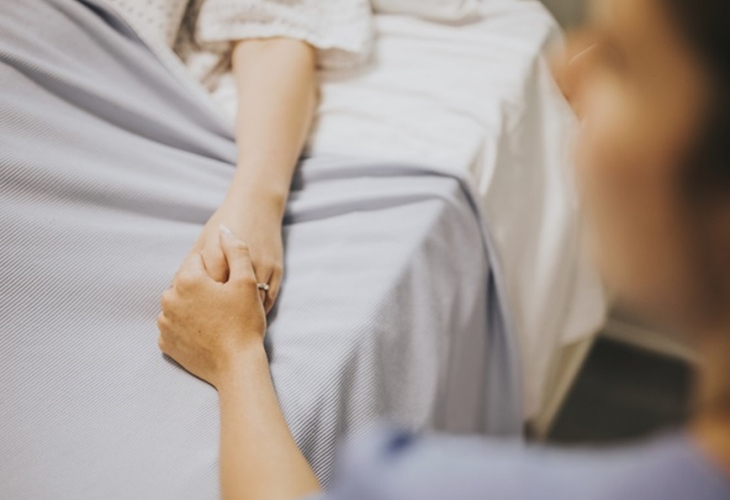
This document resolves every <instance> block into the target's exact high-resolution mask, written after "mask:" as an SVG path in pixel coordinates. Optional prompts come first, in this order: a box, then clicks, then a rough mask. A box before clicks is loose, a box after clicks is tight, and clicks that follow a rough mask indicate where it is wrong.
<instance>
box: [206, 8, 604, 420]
mask: <svg viewBox="0 0 730 500" xmlns="http://www.w3.org/2000/svg"><path fill="white" fill-rule="evenodd" d="M374 30H375V32H376V40H375V45H374V48H373V55H372V58H371V60H370V62H369V64H367V65H366V66H364V67H362V68H358V69H357V70H340V71H326V72H322V73H321V74H320V80H321V82H322V85H321V102H320V106H319V109H318V113H317V119H316V123H315V128H314V131H313V133H312V135H311V137H310V140H309V145H308V148H309V151H310V153H311V154H342V155H349V156H357V157H361V158H378V159H385V160H389V161H393V160H399V161H406V162H410V163H414V164H419V165H423V166H432V167H437V168H439V169H441V170H444V171H448V172H453V173H456V174H458V175H460V176H464V177H466V178H468V179H469V182H470V184H471V185H472V186H473V187H474V189H475V190H476V192H477V200H478V203H479V205H480V207H481V209H482V211H483V213H484V215H485V217H484V220H485V223H486V224H487V225H488V226H489V229H490V230H491V231H492V233H493V234H494V236H495V244H496V250H497V252H498V254H499V260H500V262H501V263H502V266H503V268H504V274H505V280H506V287H507V291H508V294H509V301H510V304H511V310H512V312H513V314H514V321H515V325H516V330H517V335H518V338H519V343H520V348H521V356H522V364H523V367H524V373H523V380H524V397H525V409H526V415H527V416H528V417H531V416H534V415H535V414H536V413H537V412H538V411H539V409H540V408H541V407H542V405H543V402H544V397H545V393H546V387H545V383H546V380H548V378H549V377H548V376H547V375H548V371H549V368H550V366H551V363H552V362H553V361H554V359H555V357H556V354H557V353H558V352H559V351H560V349H561V348H562V346H564V345H566V344H569V343H572V342H576V341H578V340H581V339H585V338H587V337H590V336H592V335H593V334H594V333H595V332H596V331H597V330H598V329H599V328H600V326H601V325H602V324H603V322H604V320H605V315H606V299H605V297H604V293H603V290H602V287H601V284H600V282H599V280H598V276H597V273H596V272H595V270H594V269H593V268H592V267H591V266H590V265H588V263H587V262H588V260H589V259H587V258H586V256H585V251H584V249H583V242H582V238H581V227H580V218H579V207H578V202H577V199H576V195H575V190H574V187H573V176H572V172H571V168H570V167H571V161H570V154H569V145H570V133H571V130H572V129H573V127H574V125H575V124H574V119H573V116H572V113H571V112H570V110H569V109H568V106H567V105H566V103H565V102H564V100H563V98H562V96H561V95H560V93H559V91H558V90H557V89H556V87H555V85H554V83H553V79H552V77H551V74H550V69H549V57H550V50H551V47H553V45H554V44H557V43H559V42H560V39H561V31H560V29H559V27H558V25H557V23H556V22H555V20H554V19H553V18H552V16H551V15H550V14H549V13H548V12H547V10H546V9H545V7H544V6H543V5H542V4H541V3H540V2H539V1H537V0H484V1H483V2H481V16H480V18H479V19H477V20H476V21H468V22H460V23H439V22H433V21H427V20H423V19H419V18H416V17H412V16H398V15H384V14H377V15H375V16H374ZM213 97H214V99H215V101H216V103H217V104H218V107H219V109H220V110H221V111H222V112H223V113H224V114H226V115H227V116H228V118H229V119H232V117H233V115H234V113H235V110H236V102H235V101H236V94H235V86H234V84H233V81H232V80H231V78H230V77H228V80H225V79H224V80H223V81H222V83H221V85H220V87H219V88H218V89H216V91H215V92H214V94H213Z"/></svg>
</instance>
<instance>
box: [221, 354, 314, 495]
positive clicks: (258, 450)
mask: <svg viewBox="0 0 730 500" xmlns="http://www.w3.org/2000/svg"><path fill="white" fill-rule="evenodd" d="M217 385H218V392H219V394H220V406H221V456H220V459H221V490H222V496H223V500H294V499H299V498H303V497H306V496H308V495H311V494H313V493H316V492H317V491H319V489H320V488H319V484H318V482H317V479H316V478H315V476H314V473H313V472H312V470H311V468H310V467H309V464H308V463H307V461H306V459H305V458H304V456H303V455H302V453H301V452H300V451H299V448H298V447H297V445H296V443H295V442H294V439H293V438H292V436H291V433H290V432H289V429H288V427H287V425H286V422H285V420H284V416H283V415H282V413H281V410H280V408H279V403H278V400H277V398H276V394H275V392H274V386H273V383H272V381H271V376H270V373H269V365H268V361H267V359H266V353H265V351H264V349H263V347H261V348H260V349H257V350H256V351H255V352H245V353H243V354H240V355H239V356H238V357H237V358H236V360H235V362H234V363H231V368H230V369H228V370H227V371H226V373H225V374H224V376H223V377H222V378H221V380H220V381H219V382H218V384H217Z"/></svg>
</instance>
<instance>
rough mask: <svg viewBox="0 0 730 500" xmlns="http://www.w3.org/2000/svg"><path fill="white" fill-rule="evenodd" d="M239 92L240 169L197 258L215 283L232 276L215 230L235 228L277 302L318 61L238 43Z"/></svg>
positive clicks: (307, 53) (286, 43)
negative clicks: (290, 200)
mask: <svg viewBox="0 0 730 500" xmlns="http://www.w3.org/2000/svg"><path fill="white" fill-rule="evenodd" d="M232 63H233V73H234V76H235V79H236V87H237V92H238V113H237V126H236V141H237V145H238V162H237V163H238V165H237V169H236V173H235V176H234V178H233V182H232V183H231V186H230V189H229V191H228V194H227V195H226V198H225V200H224V202H223V204H222V205H221V207H220V208H219V209H218V211H217V212H216V213H215V214H214V215H213V217H212V218H211V220H210V221H209V222H208V224H207V225H206V227H205V229H204V230H203V233H202V234H201V236H200V238H199V239H198V242H197V243H196V245H195V246H194V247H193V251H194V252H196V251H200V252H201V253H202V255H203V260H204V262H205V266H206V269H207V270H208V272H209V273H210V274H211V276H213V278H215V279H216V280H218V281H223V280H225V278H226V276H227V273H228V268H227V266H226V261H225V259H224V258H223V254H222V252H221V249H220V245H219V244H218V226H219V225H220V224H221V223H222V224H225V225H226V226H228V227H230V228H231V230H233V231H234V232H235V233H236V235H238V236H239V237H240V238H241V239H242V240H243V241H245V242H246V244H247V245H248V246H249V248H250V249H251V260H252V261H253V265H254V269H255V271H256V276H257V278H258V280H259V282H260V283H269V284H270V286H271V289H270V290H269V292H268V294H267V296H266V298H265V307H266V309H267V311H268V310H269V309H271V307H272V306H273V304H274V301H275V300H276V296H277V294H278V291H279V285H280V283H281V279H282V274H283V268H282V266H283V248H282V236H281V221H282V217H283V215H284V209H285V206H286V200H287V196H288V193H289V186H290V183H291V178H292V175H293V172H294V169H295V166H296V163H297V160H298V158H299V155H300V153H301V150H302V147H303V144H304V141H305V139H306V136H307V133H308V131H309V128H310V125H311V120H312V114H313V110H314V107H315V101H316V81H315V78H316V77H315V53H314V49H313V48H312V47H311V46H309V45H307V44H306V43H304V42H300V41H298V40H292V39H286V38H271V39H254V40H245V41H241V42H238V43H237V44H236V46H235V47H234V50H233V61H232Z"/></svg>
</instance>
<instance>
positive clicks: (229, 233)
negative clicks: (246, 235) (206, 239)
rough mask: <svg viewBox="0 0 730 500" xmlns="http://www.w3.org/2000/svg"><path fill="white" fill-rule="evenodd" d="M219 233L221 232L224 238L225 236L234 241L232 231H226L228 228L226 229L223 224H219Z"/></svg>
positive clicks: (234, 237)
mask: <svg viewBox="0 0 730 500" xmlns="http://www.w3.org/2000/svg"><path fill="white" fill-rule="evenodd" d="M220 231H221V233H223V235H224V236H225V237H226V238H230V239H232V240H235V239H236V236H235V235H234V234H233V231H231V230H230V229H228V228H227V227H226V226H224V225H223V224H221V225H220Z"/></svg>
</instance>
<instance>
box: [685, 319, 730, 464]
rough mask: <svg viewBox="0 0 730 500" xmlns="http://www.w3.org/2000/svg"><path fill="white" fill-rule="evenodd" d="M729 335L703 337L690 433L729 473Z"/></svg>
mask: <svg viewBox="0 0 730 500" xmlns="http://www.w3.org/2000/svg"><path fill="white" fill-rule="evenodd" d="M729 338H730V335H728V334H727V333H724V334H722V335H713V336H707V337H704V338H703V345H702V347H701V349H700V350H701V352H700V354H701V359H702V363H701V368H700V372H699V378H698V394H697V413H696V415H695V417H694V419H693V423H692V434H693V435H694V436H695V438H696V439H697V440H698V442H699V444H700V447H701V448H702V449H703V450H704V451H705V452H706V453H707V454H708V455H709V456H710V458H711V459H713V460H714V461H715V463H717V464H719V465H720V467H721V468H722V469H723V470H724V471H725V472H726V473H727V474H728V475H729V476H730V341H729V340H728V339H729ZM708 339H709V340H708Z"/></svg>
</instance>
